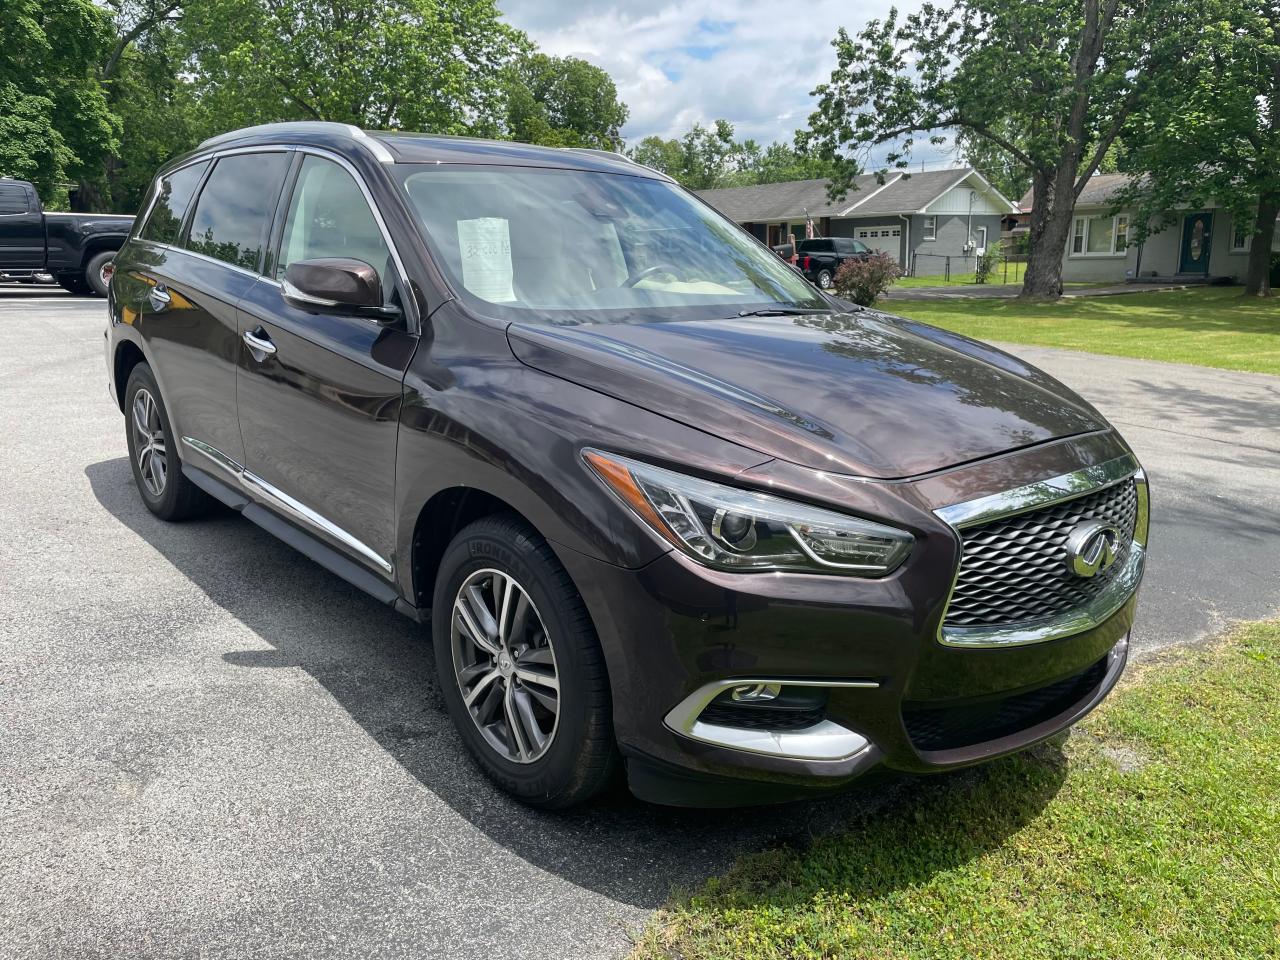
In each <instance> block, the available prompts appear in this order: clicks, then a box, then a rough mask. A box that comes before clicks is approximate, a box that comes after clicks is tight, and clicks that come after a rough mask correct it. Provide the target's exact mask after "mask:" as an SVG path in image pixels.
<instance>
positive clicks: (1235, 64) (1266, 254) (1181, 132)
mask: <svg viewBox="0 0 1280 960" xmlns="http://www.w3.org/2000/svg"><path fill="white" fill-rule="evenodd" d="M1199 9H1200V11H1201V17H1202V24H1201V28H1202V30H1201V36H1200V42H1199V43H1197V44H1196V45H1195V47H1194V48H1193V49H1191V50H1190V51H1189V52H1188V54H1187V56H1186V58H1185V59H1183V60H1182V61H1181V62H1180V63H1178V64H1176V65H1175V66H1174V67H1173V68H1172V69H1170V70H1167V71H1165V72H1164V73H1163V74H1161V75H1160V76H1159V77H1156V78H1154V81H1153V83H1154V86H1155V89H1156V92H1157V95H1156V96H1153V97H1151V98H1149V99H1148V100H1147V101H1146V102H1145V104H1144V105H1143V109H1142V110H1141V111H1139V112H1138V113H1137V114H1136V116H1135V127H1136V129H1135V132H1134V136H1133V138H1132V143H1133V148H1132V149H1131V150H1129V151H1128V156H1127V157H1126V161H1127V163H1128V164H1129V165H1130V166H1132V167H1133V168H1134V169H1136V170H1139V171H1142V174H1143V175H1142V176H1141V177H1140V178H1137V179H1135V181H1134V183H1133V186H1132V187H1131V188H1130V189H1129V190H1128V191H1127V193H1126V194H1125V196H1123V197H1122V198H1121V199H1122V202H1125V203H1127V204H1132V205H1135V206H1137V208H1138V209H1139V211H1140V213H1141V215H1140V216H1138V217H1136V218H1135V220H1134V227H1133V229H1134V233H1135V238H1136V239H1137V240H1142V239H1144V238H1145V236H1146V235H1147V234H1148V233H1149V232H1153V231H1158V230H1162V229H1166V228H1168V227H1169V226H1170V225H1171V224H1172V223H1174V222H1176V218H1171V217H1170V216H1169V215H1168V213H1167V212H1168V211H1171V210H1175V209H1177V208H1179V207H1188V206H1189V207H1198V206H1203V205H1205V204H1206V203H1208V202H1209V201H1214V202H1215V203H1216V204H1217V205H1218V206H1219V207H1221V208H1223V210H1224V212H1225V213H1226V214H1227V215H1228V216H1229V217H1231V220H1232V229H1233V232H1234V230H1235V228H1236V227H1237V225H1239V226H1240V227H1241V229H1243V230H1244V232H1245V234H1246V239H1245V243H1246V244H1247V245H1248V246H1249V250H1250V257H1249V264H1248V268H1247V271H1246V278H1245V291H1246V293H1249V294H1254V295H1261V296H1268V295H1270V293H1271V289H1270V284H1269V282H1268V274H1269V267H1270V259H1271V257H1270V254H1271V247H1272V243H1273V239H1274V236H1275V229H1276V217H1277V215H1280V4H1276V3H1274V2H1268V0H1203V2H1202V3H1201V4H1200V6H1199Z"/></svg>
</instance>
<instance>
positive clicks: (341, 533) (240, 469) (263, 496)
mask: <svg viewBox="0 0 1280 960" xmlns="http://www.w3.org/2000/svg"><path fill="white" fill-rule="evenodd" d="M182 443H183V445H184V446H185V447H187V448H188V449H189V450H194V451H195V452H196V453H199V454H201V455H202V456H203V457H205V458H206V459H208V460H210V461H212V462H213V463H214V464H216V465H217V466H218V467H220V468H221V469H222V470H224V471H226V472H227V473H229V474H231V476H232V478H234V479H235V480H236V482H237V483H239V485H240V488H241V489H242V490H243V491H244V492H245V493H246V494H247V495H248V496H250V497H252V498H253V499H255V500H258V501H259V502H265V503H266V504H267V505H268V506H271V507H274V508H275V509H276V510H278V511H279V512H280V513H283V514H285V515H286V516H289V517H291V518H292V519H294V520H297V521H298V522H300V523H302V524H304V525H305V526H308V527H311V528H312V529H313V530H319V531H320V532H321V533H324V534H325V535H326V536H329V537H331V538H333V539H334V540H337V541H338V542H339V543H341V544H342V545H343V546H345V547H348V548H349V549H351V550H352V551H353V552H355V553H357V554H359V555H360V556H361V557H363V558H364V559H365V560H368V561H369V562H370V563H372V564H373V565H374V566H376V567H377V568H378V569H379V570H381V571H382V572H383V573H386V574H388V575H390V574H391V573H392V571H393V569H394V568H393V567H392V565H391V561H389V560H387V559H386V558H384V557H383V556H382V555H381V554H379V553H378V552H377V551H376V550H374V549H373V548H372V547H370V546H369V545H368V544H366V543H364V542H363V541H362V540H359V539H357V538H356V537H353V536H352V535H351V534H350V533H348V532H347V531H346V530H343V529H342V528H341V527H340V526H338V525H337V524H336V523H333V522H332V521H330V520H328V519H327V518H325V517H323V516H321V515H320V514H319V513H316V511H314V510H312V509H311V508H310V507H308V506H307V505H306V504H304V503H302V502H300V501H298V500H295V499H294V498H293V497H291V496H289V495H288V494H287V493H285V492H284V491H283V490H281V489H280V488H279V487H276V486H274V485H272V484H270V483H268V482H267V481H266V480H263V479H262V478H261V477H259V476H258V475H257V474H255V473H253V472H252V471H250V470H248V469H247V468H246V467H245V466H244V465H243V464H240V463H237V462H236V461H235V460H233V459H231V457H228V456H227V455H226V454H225V453H223V452H222V451H221V450H219V449H217V448H216V447H211V446H210V445H209V444H207V443H204V442H203V441H200V440H197V439H195V438H194V437H183V438H182Z"/></svg>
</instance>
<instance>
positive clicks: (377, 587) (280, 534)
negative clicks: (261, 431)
mask: <svg viewBox="0 0 1280 960" xmlns="http://www.w3.org/2000/svg"><path fill="white" fill-rule="evenodd" d="M182 473H183V476H185V477H186V478H187V479H188V480H190V481H191V482H192V483H194V484H195V485H196V486H197V487H199V488H200V489H201V490H203V491H204V492H205V493H207V494H209V496H211V497H213V498H214V499H215V500H217V501H219V502H220V503H223V504H225V505H226V506H228V507H230V508H231V509H232V510H234V511H236V512H237V513H239V514H241V515H243V516H244V518H245V519H246V520H250V521H252V522H253V523H256V524H257V525H258V526H260V527H261V528H262V529H263V530H265V531H267V533H269V534H271V535H272V536H275V537H277V538H279V539H280V540H283V541H284V542H285V543H287V544H288V545H289V546H291V547H293V549H295V550H297V551H298V552H299V553H300V554H302V555H303V556H305V557H307V558H309V559H311V560H314V561H315V562H316V563H318V564H320V566H322V567H324V568H325V569H326V570H328V571H329V572H330V573H332V574H335V575H337V576H339V577H341V578H342V579H343V580H345V581H347V583H349V584H351V585H352V586H353V587H356V588H358V589H360V590H363V591H364V592H365V593H367V594H369V596H371V597H373V598H374V599H375V600H377V601H379V602H381V603H385V604H387V605H388V606H393V607H395V608H396V610H398V611H399V612H400V613H403V614H405V615H406V616H409V617H411V618H413V619H418V617H417V614H416V612H417V609H418V608H417V607H411V606H410V605H409V604H407V603H405V602H404V601H403V600H401V599H400V594H399V592H397V591H396V589H395V588H394V587H393V586H391V584H389V583H387V582H386V581H385V580H382V579H380V578H379V577H377V576H375V575H374V574H372V573H370V572H369V571H368V570H366V569H364V567H362V566H360V565H359V564H357V563H355V562H353V561H351V560H349V559H347V558H346V557H344V556H343V555H342V554H341V553H339V552H338V551H337V550H335V549H334V548H333V547H331V546H329V545H328V544H327V543H324V542H323V541H321V540H318V539H317V538H316V537H313V536H312V535H311V534H309V533H307V532H306V531H305V530H301V529H299V528H298V527H295V526H294V525H293V524H291V523H289V522H288V521H287V520H283V519H281V518H280V517H278V516H277V515H276V514H274V513H272V512H271V511H270V510H268V509H267V508H266V507H264V506H262V505H261V504H258V503H254V502H253V501H252V500H250V499H249V498H248V497H246V496H245V495H244V494H242V493H241V492H240V491H239V490H236V489H235V488H234V487H231V486H229V485H228V484H225V483H223V482H222V481H221V480H219V479H218V478H217V477H213V476H210V475H209V474H207V473H205V472H204V471H203V470H201V469H200V468H199V467H193V466H191V464H189V463H187V462H186V461H183V464H182ZM406 607H408V608H409V609H408V610H406V609H404V608H406ZM410 611H413V612H410Z"/></svg>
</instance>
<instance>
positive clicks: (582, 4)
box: [499, 0, 951, 165]
mask: <svg viewBox="0 0 1280 960" xmlns="http://www.w3.org/2000/svg"><path fill="white" fill-rule="evenodd" d="M919 5H920V2H919V0H907V2H899V3H897V6H898V7H899V9H911V8H914V7H918V6H919ZM499 6H500V8H501V9H502V11H503V13H504V14H505V15H506V17H507V19H508V20H509V21H510V22H511V23H513V24H514V25H515V26H517V27H520V28H521V29H523V30H525V31H527V32H528V33H529V35H530V36H532V37H533V39H534V40H536V41H537V42H538V44H539V45H540V46H541V47H542V49H543V50H545V51H546V52H548V53H553V54H556V55H558V56H566V55H572V56H578V57H582V58H583V59H585V60H589V61H591V62H592V63H595V64H598V65H599V66H601V67H604V68H605V69H606V70H608V71H609V73H610V75H611V76H612V77H613V79H614V82H615V83H617V84H618V89H619V93H620V95H621V97H622V99H623V101H624V102H625V103H626V104H627V106H628V107H630V109H631V119H630V121H629V122H628V124H627V126H626V128H625V129H624V131H623V133H624V135H625V136H626V137H627V139H628V140H629V141H635V140H638V139H639V138H641V137H644V136H648V135H649V134H658V135H660V136H666V137H670V136H675V135H678V134H680V133H683V132H684V131H685V130H688V129H689V127H690V126H692V124H693V123H694V122H702V123H704V124H705V123H709V122H710V121H712V120H715V119H716V118H719V117H723V118H725V119H726V120H729V121H730V122H731V123H733V125H734V127H735V129H736V132H737V134H738V136H739V137H740V138H741V137H754V138H756V139H757V140H760V141H761V142H763V143H769V142H772V141H774V140H789V139H790V138H791V134H792V133H793V132H794V131H795V129H796V128H797V127H802V126H804V125H805V123H806V121H807V119H808V116H809V114H810V113H811V112H812V111H813V106H814V100H813V98H812V97H811V96H810V95H809V94H810V91H812V90H813V88H814V87H815V86H817V85H818V84H819V83H821V82H823V81H824V80H826V79H827V78H828V77H829V76H830V74H831V71H832V69H833V68H834V67H835V51H834V50H833V49H832V48H831V40H832V39H833V38H834V37H835V35H836V29H837V28H838V27H839V26H841V25H843V26H845V27H846V28H848V29H849V30H850V31H851V32H853V31H856V30H858V29H859V28H860V27H861V26H862V25H863V24H864V23H865V22H866V21H867V20H868V19H871V18H873V17H883V16H884V15H885V13H887V12H888V9H889V6H890V2H889V0H865V2H856V3H849V2H848V0H806V2H805V3H803V4H799V3H776V2H762V0H701V2H699V3H697V4H692V3H672V4H667V5H665V6H664V5H663V4H662V2H661V0H658V2H656V3H655V2H652V0H651V2H637V0H614V2H605V0H579V2H574V3H563V2H557V0H499ZM925 149H927V150H928V151H929V152H928V154H927V156H924V155H922V156H921V157H920V158H923V159H927V160H930V161H933V162H934V163H933V164H931V165H936V164H937V162H938V161H944V160H949V159H950V158H951V154H950V151H949V150H948V149H946V148H943V149H942V150H939V149H938V148H934V147H927V146H926V147H925ZM920 158H918V159H920Z"/></svg>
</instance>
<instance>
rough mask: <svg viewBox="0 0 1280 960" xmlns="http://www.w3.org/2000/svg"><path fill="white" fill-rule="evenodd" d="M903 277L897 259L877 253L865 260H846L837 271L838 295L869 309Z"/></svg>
mask: <svg viewBox="0 0 1280 960" xmlns="http://www.w3.org/2000/svg"><path fill="white" fill-rule="evenodd" d="M900 276H902V267H901V266H899V265H898V260H897V258H896V257H891V256H889V254H887V253H882V252H880V251H877V252H875V253H873V254H871V256H869V257H867V258H866V259H865V260H846V261H845V262H844V263H842V264H841V265H840V269H839V270H837V271H836V276H835V285H836V294H837V295H838V296H841V297H844V298H845V299H846V300H852V301H853V302H854V303H856V304H860V305H861V306H864V307H869V306H871V305H872V304H873V303H875V302H876V300H877V298H879V297H880V295H881V294H883V293H884V292H885V291H886V290H888V289H889V288H890V287H891V286H893V281H895V280H897V279H898V278H899V277H900Z"/></svg>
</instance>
